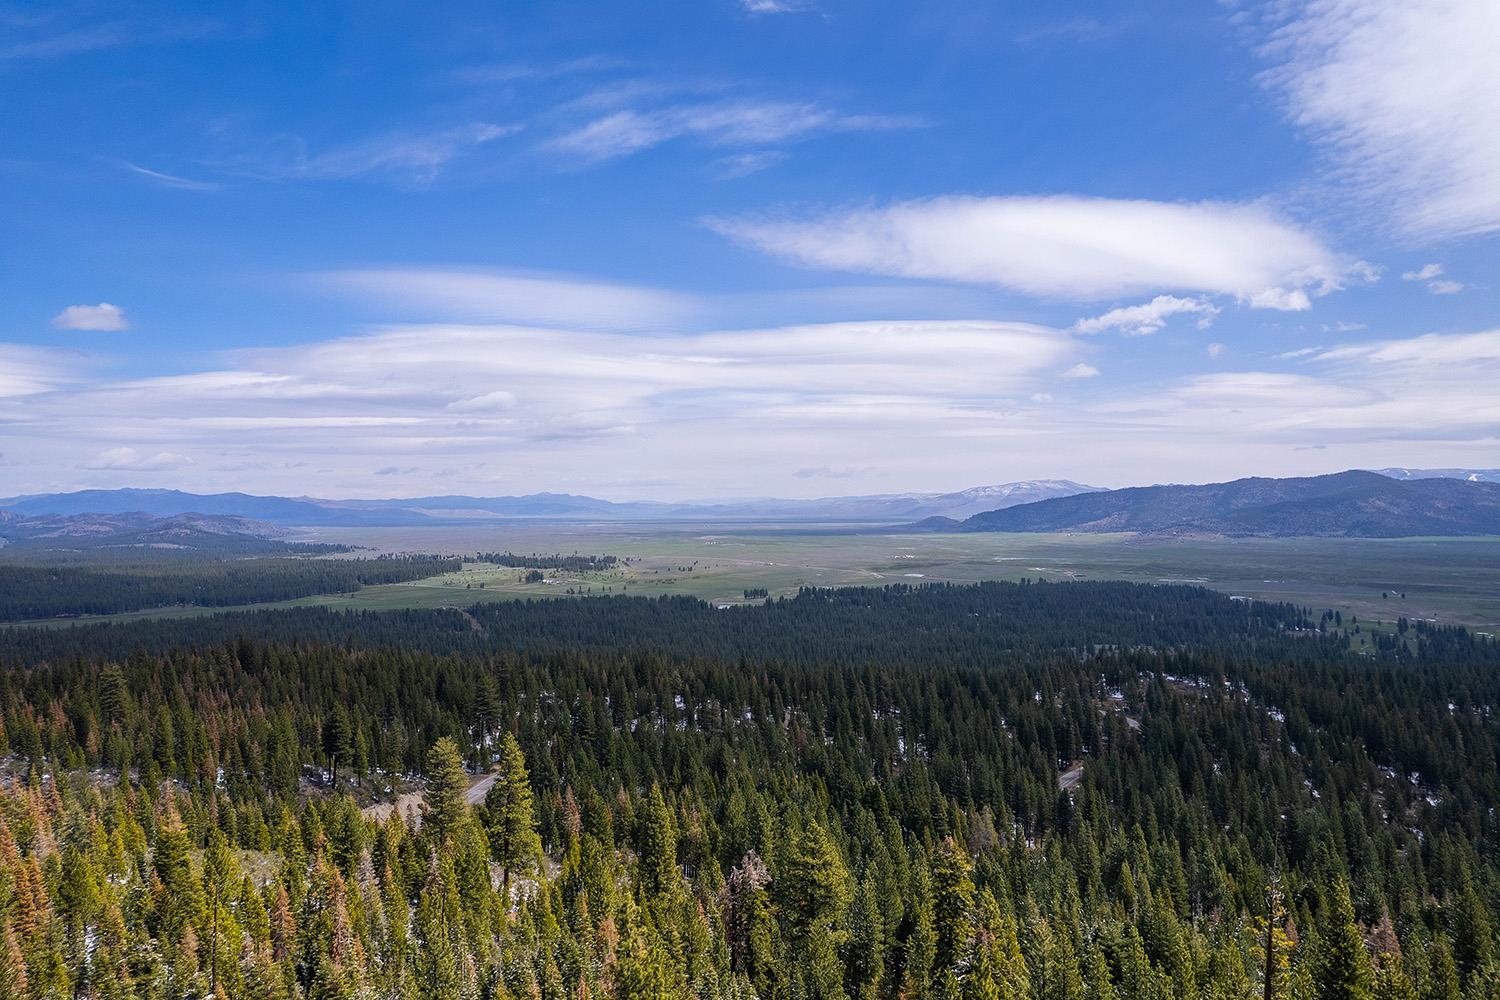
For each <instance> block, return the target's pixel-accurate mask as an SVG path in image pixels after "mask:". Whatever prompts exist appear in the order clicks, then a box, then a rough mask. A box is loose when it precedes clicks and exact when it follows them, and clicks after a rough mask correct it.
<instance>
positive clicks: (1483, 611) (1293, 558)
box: [34, 522, 1500, 633]
mask: <svg viewBox="0 0 1500 1000" xmlns="http://www.w3.org/2000/svg"><path fill="white" fill-rule="evenodd" d="M299 536H300V537H301V538H302V539H303V540H307V541H316V542H331V543H339V544H344V545H350V546H355V547H356V550H355V551H354V552H353V553H350V554H351V555H359V556H373V555H377V554H383V553H390V554H409V553H434V554H441V555H447V556H460V557H462V559H463V562H462V566H461V568H459V569H458V570H457V571H454V572H445V573H442V574H440V575H437V576H428V577H423V578H421V579H416V580H410V581H406V582H401V583H381V584H373V585H369V586H365V587H363V588H362V589H359V590H355V591H352V592H347V593H326V594H317V595H312V596H307V597H299V598H296V599H292V600H284V601H276V602H267V603H261V604H249V605H237V606H234V607H229V608H226V607H217V608H207V607H182V606H177V607H167V608H149V609H145V610H140V611H130V612H126V613H122V614H114V615H85V616H78V617H70V618H66V619H44V620H38V621H36V622H34V623H35V624H46V625H65V624H68V623H70V622H77V621H97V620H101V619H108V620H113V621H128V620H133V619H140V618H163V617H179V616H185V615H199V614H211V613H215V612H218V611H226V610H242V609H245V608H287V607H301V606H308V605H322V606H326V607H332V608H350V609H365V610H382V609H395V608H439V607H463V606H467V605H470V604H474V603H476V602H481V601H497V600H515V599H546V598H562V599H568V598H574V597H583V596H598V595H630V596H640V597H656V596H661V595H691V596H695V597H700V598H702V599H704V600H706V601H709V602H711V603H714V604H718V605H733V604H741V603H748V602H754V601H760V600H763V599H764V598H766V597H770V598H776V597H782V596H789V595H792V594H795V593H796V592H797V590H798V589H799V588H802V587H844V586H886V585H890V584H912V585H920V584H924V583H973V582H977V581H981V580H1020V579H1023V578H1028V579H1033V580H1050V581H1067V580H1127V581H1132V582H1139V583H1190V584H1200V585H1202V586H1205V587H1209V588H1212V589H1214V590H1218V591H1222V592H1224V593H1227V594H1230V595H1233V596H1238V597H1248V598H1256V599H1267V600H1286V601H1293V602H1295V603H1297V604H1300V605H1303V606H1307V607H1311V608H1314V609H1317V610H1325V609H1326V610H1336V611H1339V612H1340V613H1341V614H1342V615H1343V616H1344V617H1345V618H1348V617H1350V616H1358V618H1359V620H1360V621H1361V622H1366V623H1369V624H1370V626H1371V627H1377V626H1376V623H1377V622H1383V623H1385V624H1386V626H1390V625H1391V624H1393V623H1394V622H1395V621H1396V620H1397V619H1398V618H1400V617H1405V618H1408V619H1413V620H1415V619H1425V620H1428V621H1434V622H1442V623H1448V624H1463V625H1467V626H1469V627H1471V628H1474V629H1476V630H1478V631H1482V632H1492V633H1493V632H1500V538H1464V539H1454V538H1404V539H1334V538H1318V539H1306V538H1304V539H1266V538H1254V539H1230V538H1189V539H1168V538H1152V537H1139V536H1134V535H1126V534H1115V535H1104V534H1009V533H974V534H872V533H863V532H859V533H857V532H855V531H852V530H842V529H836V528H835V529H831V528H826V527H822V528H812V527H808V526H787V525H704V524H701V523H699V524H681V523H653V524H640V523H635V524H618V523H616V524H558V523H548V524H542V523H516V522H512V523H507V524H504V525H494V524H489V525H445V526H435V527H424V528H420V529H410V528H316V529H305V530H304V531H301V532H299ZM480 552H485V553H497V552H510V553H514V554H516V555H530V554H540V555H552V554H563V555H570V554H580V555H612V556H615V557H617V560H618V561H617V562H616V563H615V564H614V565H612V566H610V567H609V568H607V569H600V570H589V571H569V570H560V569H546V570H544V571H540V577H541V579H540V580H537V579H536V578H535V576H536V574H533V575H532V579H531V580H530V581H529V582H528V579H527V577H528V573H529V572H530V571H529V570H528V569H527V568H525V567H508V566H500V565H497V564H495V563H492V562H483V561H478V560H477V559H475V556H476V554H478V553H480ZM331 558H338V557H337V556H335V557H331Z"/></svg>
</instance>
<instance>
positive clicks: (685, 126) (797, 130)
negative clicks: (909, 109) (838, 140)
mask: <svg viewBox="0 0 1500 1000" xmlns="http://www.w3.org/2000/svg"><path fill="white" fill-rule="evenodd" d="M920 124H921V123H920V122H919V121H918V120H916V119H913V118H909V117H902V116H894V115H867V114H845V113H842V112H838V111H834V110H832V109H830V108H826V107H823V106H821V105H819V104H815V103H808V102H797V101H760V100H729V101H710V102H701V103H691V104H680V105H675V106H669V107H658V108H651V109H637V108H625V109H622V110H618V111H614V112H611V113H609V114H606V115H604V116H602V117H598V118H594V119H593V120H591V121H588V122H586V123H584V124H583V125H580V126H577V127H575V128H571V129H568V130H567V131H565V132H563V133H562V134H561V135H558V136H556V137H555V138H553V139H551V140H550V141H548V143H547V144H546V148H547V149H549V150H550V151H552V152H554V153H559V154H563V155H566V156H570V157H576V158H577V159H578V160H579V161H581V162H582V163H583V164H589V163H598V162H602V161H605V160H611V159H616V158H618V157H622V156H629V155H631V154H633V153H638V152H641V151H643V150H646V149H650V148H651V147H653V146H659V145H661V144H662V143H666V142H670V141H672V140H674V139H682V138H695V139H698V140H700V141H702V142H706V143H708V144H710V145H715V146H764V145H771V144H775V143H784V142H791V141H795V140H800V139H805V138H807V137H809V136H812V135H815V134H820V133H821V134H827V133H836V132H872V131H882V130H889V129H905V128H915V127H917V126H919V125H920Z"/></svg>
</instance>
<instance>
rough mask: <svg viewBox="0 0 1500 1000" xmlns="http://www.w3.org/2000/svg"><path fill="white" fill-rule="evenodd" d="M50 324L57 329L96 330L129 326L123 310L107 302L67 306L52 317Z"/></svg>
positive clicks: (111, 329) (107, 330) (113, 329)
mask: <svg viewBox="0 0 1500 1000" xmlns="http://www.w3.org/2000/svg"><path fill="white" fill-rule="evenodd" d="M52 325H53V326H54V327H56V328H57V329H59V330H96V331H103V332H114V331H117V330H124V329H127V328H129V326H130V324H129V323H127V322H126V321H125V310H123V309H121V308H120V307H119V306H117V305H111V304H110V303H108V302H101V303H99V304H98V305H96V306H68V307H67V308H66V309H64V310H63V311H62V312H60V313H58V314H57V315H56V316H54V317H52Z"/></svg>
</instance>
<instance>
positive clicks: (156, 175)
mask: <svg viewBox="0 0 1500 1000" xmlns="http://www.w3.org/2000/svg"><path fill="white" fill-rule="evenodd" d="M120 166H121V167H123V168H124V169H126V170H128V171H130V172H131V173H133V174H136V175H137V176H140V177H144V178H146V179H147V180H149V181H153V182H155V183H156V184H159V185H161V186H162V187H168V188H175V189H177V190H179V191H217V190H219V189H220V188H221V187H223V185H222V184H218V183H216V182H214V181H199V180H193V179H192V178H190V177H178V176H177V175H176V174H168V173H164V172H162V171H160V170H152V169H150V168H148V167H143V166H140V165H139V164H136V163H131V162H130V161H128V160H122V161H120Z"/></svg>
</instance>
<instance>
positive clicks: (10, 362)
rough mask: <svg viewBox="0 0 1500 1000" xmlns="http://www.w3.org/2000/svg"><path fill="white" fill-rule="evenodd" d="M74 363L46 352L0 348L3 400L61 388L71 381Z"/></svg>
mask: <svg viewBox="0 0 1500 1000" xmlns="http://www.w3.org/2000/svg"><path fill="white" fill-rule="evenodd" d="M73 360H76V359H73V358H70V357H69V356H67V355H65V354H63V353H62V352H58V351H49V350H47V349H46V348H41V347H29V346H27V345H24V344H0V399H7V398H11V397H16V396H31V395H35V394H36V393H40V392H47V391H49V390H52V389H56V388H59V387H60V386H62V385H64V384H66V383H67V381H68V380H69V377H70V374H71V373H70V369H71V368H72V367H73V366H72V365H70V364H69V362H70V361H73ZM4 422H6V421H5V414H4V413H0V423H4Z"/></svg>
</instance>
